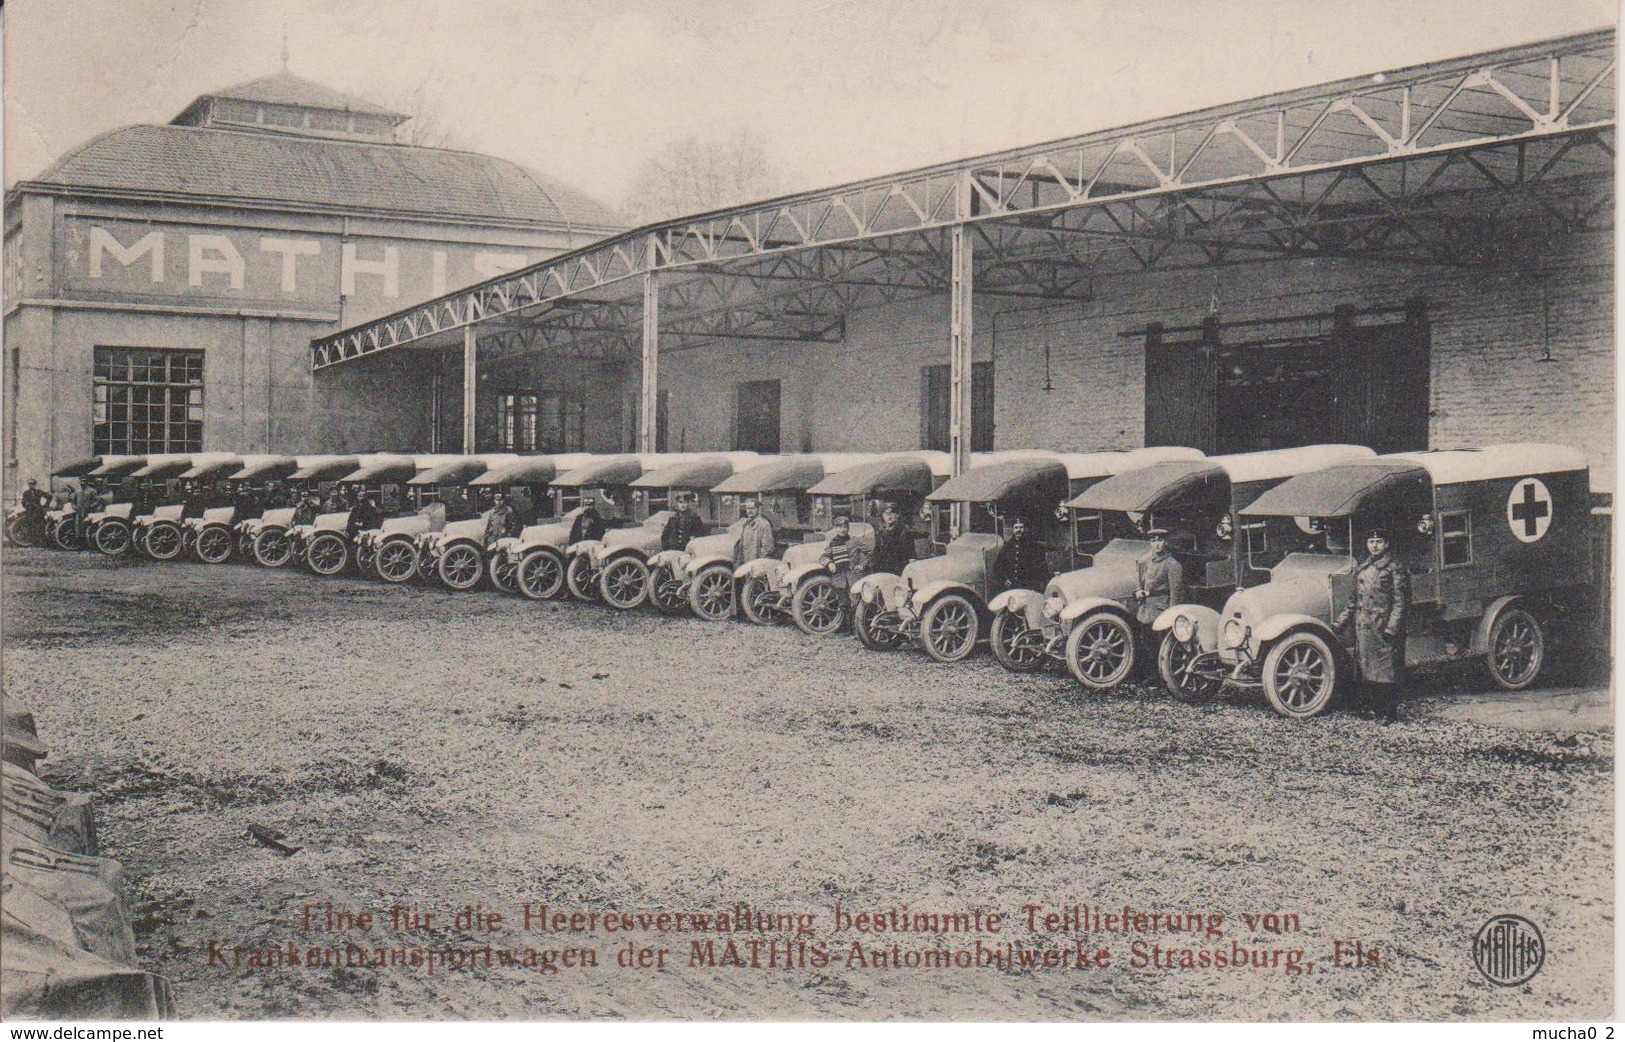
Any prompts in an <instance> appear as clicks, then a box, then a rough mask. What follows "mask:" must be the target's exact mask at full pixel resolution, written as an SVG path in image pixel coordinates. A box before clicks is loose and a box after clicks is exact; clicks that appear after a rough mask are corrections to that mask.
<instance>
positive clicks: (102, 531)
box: [96, 520, 130, 557]
mask: <svg viewBox="0 0 1625 1042" xmlns="http://www.w3.org/2000/svg"><path fill="white" fill-rule="evenodd" d="M96 549H98V550H100V551H101V552H102V553H104V554H106V555H107V556H108V557H119V556H121V555H123V554H124V553H125V552H126V551H128V550H129V549H130V526H129V525H127V524H125V523H124V522H123V521H117V520H113V521H103V522H102V523H101V524H99V525H97V526H96Z"/></svg>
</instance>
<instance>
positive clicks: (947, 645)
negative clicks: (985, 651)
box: [920, 593, 982, 662]
mask: <svg viewBox="0 0 1625 1042" xmlns="http://www.w3.org/2000/svg"><path fill="white" fill-rule="evenodd" d="M981 629H982V619H981V617H980V616H979V615H978V614H977V611H976V605H974V604H972V603H971V601H970V598H969V597H966V596H965V595H964V594H960V593H946V594H943V595H942V596H941V597H938V598H937V599H936V600H934V601H932V602H931V606H930V607H929V608H927V609H925V614H924V615H922V616H921V617H920V642H921V644H922V645H923V646H924V647H925V653H926V654H927V655H929V656H931V658H932V659H934V660H936V661H937V662H959V661H961V660H963V659H965V658H967V657H968V656H969V655H970V653H971V652H972V651H975V650H976V638H977V637H978V636H979V635H980V633H981Z"/></svg>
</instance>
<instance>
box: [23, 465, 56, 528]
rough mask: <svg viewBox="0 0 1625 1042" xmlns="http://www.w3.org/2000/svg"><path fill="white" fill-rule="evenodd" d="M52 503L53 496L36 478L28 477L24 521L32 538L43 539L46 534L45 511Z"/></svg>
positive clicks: (25, 491)
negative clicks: (40, 485)
mask: <svg viewBox="0 0 1625 1042" xmlns="http://www.w3.org/2000/svg"><path fill="white" fill-rule="evenodd" d="M50 505H51V497H50V495H49V494H47V493H46V491H45V490H44V489H42V488H40V487H39V481H38V480H37V479H35V478H29V479H28V487H27V488H25V489H23V523H24V524H25V525H27V526H28V537H29V538H30V539H41V538H43V537H44V535H45V511H46V508H48V507H49V506H50Z"/></svg>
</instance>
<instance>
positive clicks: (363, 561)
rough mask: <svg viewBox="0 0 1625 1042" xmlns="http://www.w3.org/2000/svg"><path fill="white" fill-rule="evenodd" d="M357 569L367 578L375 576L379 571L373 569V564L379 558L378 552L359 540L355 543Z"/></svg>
mask: <svg viewBox="0 0 1625 1042" xmlns="http://www.w3.org/2000/svg"><path fill="white" fill-rule="evenodd" d="M354 552H355V570H356V571H357V572H358V573H359V574H360V575H362V576H363V577H365V578H368V579H370V578H373V577H374V576H376V575H377V574H378V573H377V572H376V571H374V570H373V564H374V562H375V561H376V560H377V558H378V552H377V551H376V550H373V549H371V548H370V547H367V546H364V545H362V543H361V542H360V541H359V540H358V541H357V542H356V544H355V551H354Z"/></svg>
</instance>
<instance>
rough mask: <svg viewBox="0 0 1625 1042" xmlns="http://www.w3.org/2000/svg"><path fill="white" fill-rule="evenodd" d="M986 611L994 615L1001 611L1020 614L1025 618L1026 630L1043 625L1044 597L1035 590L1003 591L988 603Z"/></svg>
mask: <svg viewBox="0 0 1625 1042" xmlns="http://www.w3.org/2000/svg"><path fill="white" fill-rule="evenodd" d="M987 610H988V611H990V612H993V613H994V614H995V615H996V614H998V613H999V612H1001V611H1011V612H1017V611H1019V612H1021V613H1022V614H1023V615H1025V616H1026V617H1027V628H1028V629H1035V630H1036V629H1040V628H1042V627H1043V625H1044V595H1043V594H1041V593H1039V592H1038V591H1037V590H1005V591H1004V592H1003V593H1001V594H999V595H998V596H997V597H995V598H993V599H992V600H991V601H989V602H988V605H987Z"/></svg>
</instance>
